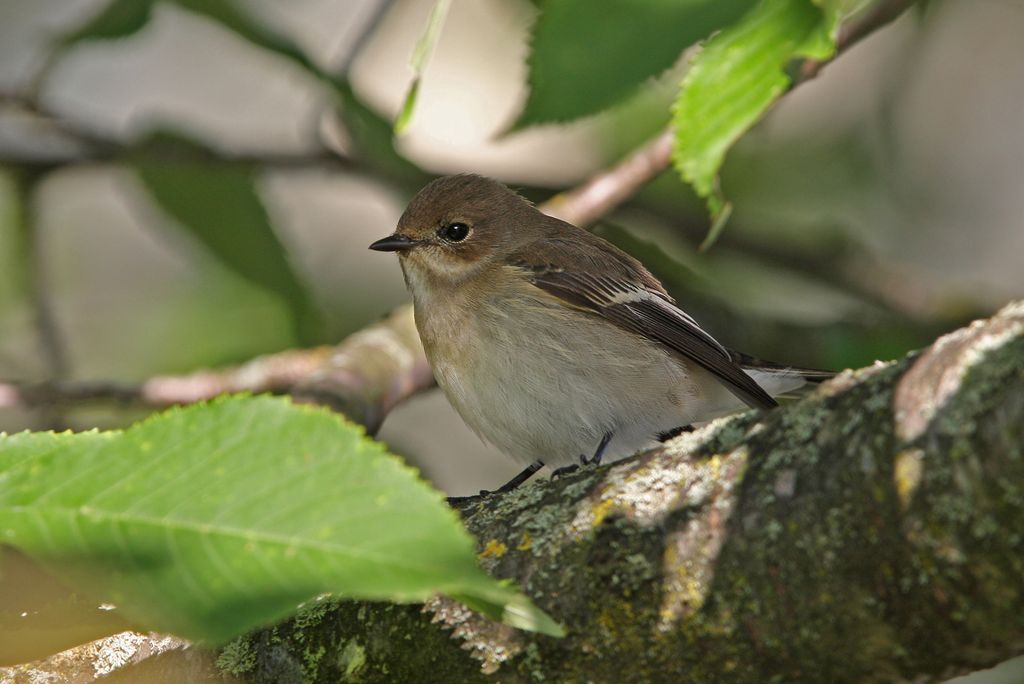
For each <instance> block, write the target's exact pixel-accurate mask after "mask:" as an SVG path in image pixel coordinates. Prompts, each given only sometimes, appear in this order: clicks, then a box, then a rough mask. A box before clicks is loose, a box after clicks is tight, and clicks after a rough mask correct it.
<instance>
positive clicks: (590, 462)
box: [551, 432, 615, 480]
mask: <svg viewBox="0 0 1024 684" xmlns="http://www.w3.org/2000/svg"><path fill="white" fill-rule="evenodd" d="M614 434H615V433H613V432H606V433H604V437H602V438H601V442H600V443H599V444H598V445H597V449H596V450H595V451H594V455H593V456H591V457H590V458H587V457H586V456H584V455H583V454H580V462H579V465H577V464H575V463H573V464H572V465H567V466H562V467H561V468H555V470H554V472H552V473H551V479H553V480H554V479H557V478H559V477H563V476H565V475H569V474H571V473H575V472H576V471H577V470H579V469H580V467H581V466H583V467H587V466H598V465H601V459H602V458H603V457H604V451H605V449H607V448H608V443H609V442H610V441H612V437H613V436H614Z"/></svg>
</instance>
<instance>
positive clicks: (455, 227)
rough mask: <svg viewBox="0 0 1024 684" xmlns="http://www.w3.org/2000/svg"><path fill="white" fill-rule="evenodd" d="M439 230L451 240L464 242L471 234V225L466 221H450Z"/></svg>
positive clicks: (445, 237) (444, 236) (446, 238)
mask: <svg viewBox="0 0 1024 684" xmlns="http://www.w3.org/2000/svg"><path fill="white" fill-rule="evenodd" d="M438 232H439V233H440V234H441V237H443V238H444V239H445V240H448V241H449V242H462V241H463V240H465V239H466V236H467V235H469V226H467V225H466V224H465V223H449V224H448V225H447V226H445V227H444V228H442V229H441V230H440V231H438Z"/></svg>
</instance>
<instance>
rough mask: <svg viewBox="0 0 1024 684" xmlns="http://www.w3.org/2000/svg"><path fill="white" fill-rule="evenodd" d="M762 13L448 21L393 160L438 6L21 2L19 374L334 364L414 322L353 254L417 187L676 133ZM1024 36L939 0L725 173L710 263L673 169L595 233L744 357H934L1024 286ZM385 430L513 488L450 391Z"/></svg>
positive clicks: (392, 268) (560, 169) (0, 212)
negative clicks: (930, 348) (701, 68)
mask: <svg viewBox="0 0 1024 684" xmlns="http://www.w3.org/2000/svg"><path fill="white" fill-rule="evenodd" d="M753 4H754V3H753V2H735V3H722V2H715V3H701V2H694V3H671V2H653V1H652V2H649V3H631V2H627V1H626V0H616V1H615V2H609V3H574V2H567V1H564V0H546V1H540V2H535V3H531V2H527V1H526V0H522V1H513V0H474V1H473V2H455V3H451V7H450V10H449V12H448V15H447V17H446V20H445V22H444V24H443V26H442V28H441V31H440V33H439V34H438V39H437V41H436V44H435V45H434V50H433V55H432V57H431V58H430V59H429V61H427V62H426V63H425V67H424V69H423V73H422V75H421V82H420V83H419V85H418V91H417V101H416V106H415V109H414V110H413V112H412V115H411V118H410V119H409V122H408V127H407V129H406V130H405V132H404V134H403V135H402V136H400V137H398V138H397V139H396V138H394V137H393V135H392V127H391V122H392V121H393V120H394V118H395V116H396V115H397V114H398V112H399V111H400V109H401V108H402V103H403V99H404V98H405V95H406V91H407V89H408V88H409V86H410V83H411V82H412V80H413V79H414V77H415V76H416V74H414V73H413V70H411V69H410V67H409V56H410V54H411V53H412V51H413V48H414V46H415V44H416V42H417V40H418V39H419V37H420V35H421V34H422V32H423V29H424V25H425V24H426V22H427V19H428V16H429V15H430V13H431V9H432V6H433V2H431V1H430V0H404V1H394V2H388V1H381V0H346V1H345V2H338V1H337V0H292V1H291V2H288V3H280V2H274V1H273V0H244V1H242V0H238V1H237V2H232V1H231V0H160V1H155V0H5V1H4V2H3V3H2V4H0V379H4V380H18V381H29V382H31V381H39V380H45V379H71V380H74V379H103V380H118V381H125V382H130V381H137V380H141V379H143V378H146V377H149V376H152V375H156V374H168V373H180V372H185V371H190V370H193V369H196V368H202V367H210V366H218V365H223V364H230V363H235V362H240V361H244V360H246V359H249V358H251V357H253V356H255V355H258V354H261V353H266V352H271V351H275V350H280V349H286V348H290V347H295V346H309V345H313V344H317V343H333V342H336V341H338V340H340V339H342V338H343V337H344V336H345V335H347V334H349V333H351V332H353V331H355V330H358V329H359V328H360V327H362V326H364V325H366V324H367V323H368V322H371V321H373V320H376V319H377V318H379V317H380V316H381V315H382V314H384V313H385V312H387V311H388V310H389V309H391V308H392V307H394V306H396V305H397V304H399V303H401V302H403V301H405V300H406V295H405V293H404V288H403V286H402V282H401V276H400V273H399V269H398V266H397V264H396V263H395V262H394V259H393V258H389V257H388V256H387V255H379V254H374V253H370V252H367V251H366V245H367V244H369V242H371V241H372V240H373V239H375V238H377V237H381V236H383V235H385V234H387V233H389V232H390V231H391V230H392V229H393V227H394V224H395V222H396V220H397V218H398V216H399V215H400V213H401V210H402V208H403V206H404V203H405V202H406V201H407V200H408V198H409V197H410V196H411V195H412V193H414V192H415V191H416V190H417V189H418V188H419V187H420V186H421V185H422V184H423V183H425V182H426V181H427V180H429V179H430V178H431V177H433V176H435V175H439V174H443V173H452V172H463V171H472V172H478V173H483V174H487V175H492V176H495V177H497V178H499V179H501V180H503V181H505V182H507V183H509V184H511V185H513V186H514V187H517V188H519V189H520V190H521V191H522V192H523V193H524V194H525V195H527V196H528V197H530V198H531V199H534V200H535V201H538V202H539V201H543V200H544V199H546V198H548V197H550V196H551V195H552V194H553V193H555V192H557V191H559V190H562V189H565V188H568V187H571V186H572V185H573V184H575V183H577V182H580V181H581V180H583V179H585V178H586V177H587V176H588V175H589V174H592V173H594V172H596V171H598V170H600V169H602V168H604V167H606V166H608V165H609V164H611V163H613V162H614V161H615V160H617V159H619V158H621V157H622V156H623V155H625V154H627V153H628V152H629V151H630V150H632V149H634V148H635V147H636V146H638V145H639V144H641V143H642V142H643V141H645V140H647V139H649V138H650V137H652V136H654V135H656V134H657V133H658V132H659V131H660V130H662V129H663V128H664V127H665V126H666V125H667V124H668V123H669V120H670V116H671V103H672V101H673V99H674V98H675V96H676V93H677V91H678V86H679V82H680V80H681V79H682V78H683V75H684V74H685V71H686V58H685V55H682V54H681V52H680V48H679V46H678V45H677V44H675V43H673V41H675V42H678V41H681V40H685V43H686V44H688V43H691V42H693V41H694V40H697V39H699V38H700V37H702V36H706V35H707V34H708V33H709V32H711V31H714V30H715V29H717V28H718V27H720V26H724V25H728V24H729V23H730V22H732V21H734V20H735V18H736V17H738V16H740V15H742V14H743V12H745V11H746V10H748V9H749V8H750V7H751V6H753ZM705 5H706V6H705ZM598 6H600V8H601V11H600V12H596V11H593V10H594V9H595V8H596V7H598ZM637 6H643V7H646V11H644V12H637V10H636V7H637ZM700 10H703V11H700ZM608 17H613V18H614V17H618V19H616V20H615V21H614V22H612V21H609V20H608ZM631 18H632V19H635V20H633V21H631V20H630V19H631ZM698 19H699V20H698ZM676 24H679V25H685V26H687V31H689V32H690V33H692V34H693V35H689V34H687V35H685V36H683V37H682V38H681V37H680V36H679V34H678V32H675V31H670V30H668V28H670V27H672V26H674V25H676ZM609 29H614V30H609ZM1022 33H1024V0H985V1H984V2H966V1H965V0H933V1H932V2H929V3H927V5H926V6H925V5H922V6H921V7H920V8H919V9H916V10H915V11H913V12H910V13H908V14H907V15H906V16H904V17H903V18H901V19H900V20H899V21H897V22H896V23H895V24H893V25H891V26H890V27H888V28H885V29H884V30H882V31H880V32H878V33H877V34H876V35H874V36H872V37H870V38H868V39H867V40H865V41H864V42H863V43H861V44H859V45H857V46H856V47H854V48H853V49H852V50H850V51H849V52H848V53H847V54H844V55H843V56H842V57H841V58H840V59H839V60H838V61H837V62H835V63H834V64H832V65H829V66H828V67H826V69H825V70H824V71H823V72H822V73H821V74H820V75H819V76H818V77H816V78H815V79H814V80H813V81H811V82H809V83H806V84H803V85H801V86H800V87H799V88H798V89H796V90H794V91H793V92H792V93H790V94H788V95H787V96H786V97H785V98H783V100H782V101H781V102H780V103H779V104H778V105H777V106H776V107H775V108H774V109H773V110H772V111H771V113H770V114H769V116H768V117H767V118H766V119H765V120H764V121H763V122H762V123H760V124H759V125H758V126H757V127H756V128H755V129H754V130H752V131H751V132H750V133H749V134H747V135H746V136H745V137H744V138H743V139H742V140H741V141H740V143H739V144H738V146H737V147H735V148H734V149H733V150H732V151H731V153H730V155H729V156H728V158H727V161H726V164H725V167H724V169H723V172H722V179H721V185H722V188H723V190H724V192H725V194H726V195H727V196H728V198H729V200H730V201H731V202H732V205H733V213H732V216H731V218H730V220H729V223H728V224H727V226H726V227H725V230H724V232H723V234H722V235H721V237H720V238H719V240H718V241H717V242H716V244H715V245H714V246H713V247H712V248H711V249H710V250H708V251H706V252H700V251H698V249H697V247H698V245H700V243H701V242H702V240H703V239H704V237H705V235H706V233H707V230H708V226H709V223H710V221H709V218H708V216H707V212H706V208H705V205H704V201H703V200H702V199H699V198H698V197H696V196H695V195H694V193H693V191H692V190H691V189H690V188H689V187H688V186H687V185H685V184H684V183H683V182H682V181H681V180H680V179H679V176H678V175H677V174H676V173H674V172H673V171H667V172H665V173H663V174H662V175H661V176H660V177H659V178H657V179H656V180H655V181H654V182H652V183H651V184H649V185H648V186H647V187H645V188H644V189H643V190H642V191H641V192H640V193H639V194H638V195H637V196H636V197H635V198H633V199H632V200H631V201H630V202H628V203H627V204H626V205H625V206H623V207H622V208H621V209H619V210H618V211H616V212H615V213H614V214H613V215H611V216H609V217H607V221H606V222H605V223H604V224H602V225H600V226H598V227H597V228H596V230H597V231H598V232H599V233H600V234H601V235H603V236H605V237H607V238H608V239H611V240H613V241H614V242H616V243H617V244H619V245H620V246H621V247H623V248H624V249H626V250H627V251H630V252H631V253H633V254H634V255H635V256H637V257H639V258H640V259H641V260H643V261H644V262H645V263H646V264H647V265H648V266H649V267H650V268H651V269H652V270H654V271H655V273H656V275H658V276H659V277H661V278H662V279H663V280H664V282H665V283H666V285H667V286H668V287H669V289H670V290H672V292H673V294H674V295H675V296H676V297H677V299H678V300H679V301H680V303H681V304H682V305H683V306H684V307H685V308H686V309H687V310H689V311H690V312H691V313H693V314H694V315H695V317H696V318H697V319H698V320H700V321H701V322H702V323H704V324H705V326H706V327H707V328H709V329H710V330H711V331H712V332H713V333H714V334H715V335H716V336H717V337H719V338H720V339H722V340H723V341H724V342H725V343H727V344H729V345H731V346H734V347H737V348H740V349H743V350H744V351H746V352H749V353H752V354H755V355H758V356H762V357H765V358H771V359H774V360H778V361H783V362H790V363H794V364H800V365H805V366H819V367H826V368H835V369H840V368H846V367H857V366H862V365H865V364H868V363H871V362H872V361H874V360H875V359H890V358H894V357H897V356H900V355H902V354H904V353H906V352H907V351H909V350H911V349H914V348H917V347H920V346H923V345H925V344H927V343H929V342H930V341H931V340H932V339H934V337H935V336H936V335H937V334H939V333H941V332H943V331H946V330H949V329H952V328H955V327H958V326H959V325H961V324H963V323H964V322H965V321H967V320H969V319H970V318H971V317H974V316H978V315H984V314H987V313H990V312H992V311H994V310H995V309H996V308H997V307H998V306H1000V305H1001V304H1003V303H1005V302H1006V301H1007V300H1009V299H1012V298H1014V297H1019V296H1021V295H1022V294H1024V257H1022V255H1024V225H1022V221H1024V219H1022V217H1024V195H1022V193H1020V191H1019V188H1020V187H1022V185H1024V164H1022V163H1021V160H1022V159H1024V137H1022V136H1020V134H1019V128H1020V122H1021V121H1022V120H1024V89H1022V88H1020V87H1019V85H1020V83H1021V74H1020V65H1021V64H1024V43H1021V41H1020V40H1019V36H1020V35H1022ZM132 417H134V414H133V415H129V414H128V413H125V412H118V413H111V412H96V411H89V412H85V411H76V412H72V413H70V414H68V415H62V416H59V420H60V422H62V423H66V424H69V425H71V426H74V427H92V426H94V425H96V424H103V425H112V424H121V423H124V422H127V421H128V420H129V419H130V418H132ZM53 420H55V417H54V416H39V415H27V414H24V413H19V412H14V411H6V412H0V429H6V430H17V429H21V428H25V427H41V426H44V425H46V424H47V423H48V422H52V421H53ZM381 436H382V438H383V439H384V440H385V441H387V442H389V443H390V444H391V445H392V447H393V448H395V449H396V450H398V451H399V452H401V453H404V454H405V455H407V456H408V457H409V458H410V459H411V460H413V461H414V462H416V463H417V464H418V465H420V467H421V468H423V470H424V472H425V474H426V475H427V476H428V477H430V478H432V479H433V480H434V481H435V482H436V483H437V484H438V485H439V486H441V487H442V488H444V489H448V490H449V491H454V492H456V493H466V491H467V490H468V491H472V489H473V488H478V487H480V486H488V485H493V484H494V483H495V482H498V481H502V480H501V478H502V477H503V476H505V475H509V474H512V473H513V472H515V471H516V470H517V468H516V467H515V466H514V465H510V464H507V463H505V462H504V460H503V459H502V458H501V457H500V456H498V455H496V454H495V453H494V452H493V451H492V450H490V449H488V448H487V447H485V446H484V445H482V444H480V442H479V440H477V439H476V438H475V437H474V436H473V435H472V434H470V433H469V432H468V430H467V429H466V428H465V427H464V426H463V425H462V424H461V421H460V420H459V419H458V418H457V417H456V416H455V415H454V413H453V412H452V411H451V410H450V409H449V408H448V407H447V405H446V404H445V402H444V400H443V398H441V397H440V396H437V395H436V394H435V395H430V396H425V397H422V398H417V399H414V400H412V401H409V402H407V403H406V404H405V405H403V406H402V407H400V408H399V409H398V410H397V411H396V412H395V413H394V415H393V416H392V417H391V418H389V420H388V422H387V423H386V425H385V428H384V430H383V432H382V434H381ZM453 455H457V458H456V457H454V456H453Z"/></svg>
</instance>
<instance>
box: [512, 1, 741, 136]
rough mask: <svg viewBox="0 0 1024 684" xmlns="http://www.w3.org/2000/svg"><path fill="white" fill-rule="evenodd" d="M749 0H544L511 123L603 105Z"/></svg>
mask: <svg viewBox="0 0 1024 684" xmlns="http://www.w3.org/2000/svg"><path fill="white" fill-rule="evenodd" d="M754 3H755V0H643V1H640V2H638V1H636V0H603V1H602V2H593V1H592V0H546V1H545V2H543V3H541V4H540V15H539V16H538V17H537V21H536V23H535V24H534V26H533V31H532V39H531V46H530V56H529V58H528V60H527V64H528V67H529V76H528V81H529V87H530V93H529V97H528V99H527V101H526V105H525V107H524V108H523V112H522V114H520V116H519V120H518V121H517V122H516V124H515V128H524V127H526V126H530V125H533V124H539V123H548V122H555V121H569V120H572V119H576V118H579V117H582V116H587V115H589V114H594V113H596V112H599V111H601V110H602V109H605V108H606V107H609V106H611V105H614V104H616V103H618V102H621V101H622V100H624V99H625V98H627V97H628V96H630V95H632V94H633V93H635V92H636V90H637V88H639V86H640V85H641V84H642V83H643V82H644V81H645V80H647V79H648V78H651V77H652V76H656V75H658V74H660V73H661V72H663V71H665V70H666V69H668V68H669V67H671V66H672V65H673V64H674V63H675V62H676V60H677V59H679V56H680V55H681V54H682V53H683V50H685V49H686V48H687V47H688V46H690V45H692V44H693V43H695V42H697V41H699V40H701V39H703V38H706V37H707V36H708V35H710V34H711V33H712V32H714V31H716V30H718V29H720V28H722V27H725V26H729V25H730V24H732V23H733V22H735V21H736V20H737V19H739V18H740V17H742V16H743V14H744V12H746V11H747V10H749V9H750V8H751V7H753V5H754Z"/></svg>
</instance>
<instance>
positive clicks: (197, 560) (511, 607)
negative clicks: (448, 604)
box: [0, 397, 561, 642]
mask: <svg viewBox="0 0 1024 684" xmlns="http://www.w3.org/2000/svg"><path fill="white" fill-rule="evenodd" d="M0 539H2V541H3V542H4V543H6V544H9V545H13V546H15V547H18V548H19V549H21V550H23V551H24V552H25V553H27V554H29V555H30V556H32V557H34V558H35V559H36V560H37V561H39V562H41V563H43V564H44V565H46V566H47V567H48V568H49V569H51V570H52V571H53V572H54V573H56V574H57V575H58V576H62V577H63V578H65V579H66V580H67V581H69V582H70V583H72V585H73V586H75V587H79V588H81V589H82V590H84V591H87V592H91V593H92V594H93V595H94V596H95V597H96V598H97V599H99V600H105V601H110V602H112V603H114V604H115V605H116V606H117V608H118V610H120V611H121V612H122V613H123V614H124V615H125V616H126V617H128V618H129V619H130V620H132V621H134V622H137V623H138V624H139V625H140V626H143V627H147V628H152V629H157V630H163V631H168V632H172V633H175V634H180V635H182V636H185V637H188V638H191V639H198V640H203V641H208V642H222V641H225V640H226V639H229V638H231V637H233V636H235V635H237V634H240V633H242V632H244V631H246V630H248V629H251V628H253V627H256V626H258V625H261V624H266V623H270V622H272V621H275V620H277V619H280V618H282V617H284V616H286V615H288V614H289V613H290V612H292V611H294V610H295V608H296V606H297V605H298V604H299V603H300V602H302V601H304V600H307V599H310V598H312V597H314V596H316V595H318V594H320V593H323V592H331V593H333V594H335V595H338V596H342V597H348V598H360V599H371V600H381V599H383V600H392V601H422V600H424V599H426V598H428V597H429V596H431V595H433V594H435V593H438V592H440V593H444V594H448V595H452V596H456V597H459V598H460V599H464V600H465V601H466V602H467V603H469V604H471V605H473V607H475V608H478V609H482V610H484V611H485V612H487V613H489V614H491V615H492V616H496V617H500V618H503V619H504V620H505V621H506V622H509V623H510V624H513V625H515V626H517V627H522V628H527V629H535V630H540V631H543V632H546V633H550V634H560V633H561V628H560V627H559V626H558V625H557V624H555V623H554V622H553V621H552V620H551V619H550V618H549V617H548V616H547V615H545V614H544V613H543V612H541V611H540V610H538V609H537V608H535V607H534V606H533V605H532V604H531V603H530V601H529V600H528V599H527V598H526V597H525V596H523V595H522V594H520V593H518V592H516V591H515V590H514V589H512V588H511V587H509V586H507V585H506V584H504V583H501V582H498V581H496V580H494V579H492V578H490V577H488V576H487V575H486V574H485V573H484V572H483V571H482V570H481V569H479V567H478V566H477V565H476V561H475V555H474V549H473V542H472V539H471V538H470V536H469V535H468V534H467V533H466V531H465V530H464V528H463V527H462V526H461V524H460V523H459V520H458V518H457V517H456V515H455V513H454V512H453V511H452V510H451V509H450V508H448V506H447V505H446V504H445V502H444V500H443V498H442V497H441V495H440V494H439V493H438V492H436V491H434V490H432V489H431V488H430V487H428V486H427V485H426V484H424V483H423V482H422V481H421V480H420V479H419V478H418V477H417V475H416V473H415V471H413V470H412V469H411V468H409V467H407V466H405V465H403V464H402V463H401V462H400V461H399V459H397V458H396V457H394V456H391V455H389V454H387V453H386V452H385V451H384V449H383V448H382V447H381V446H380V445H379V444H378V443H376V442H373V441H372V440H369V439H367V438H366V437H365V436H363V434H362V433H361V431H360V430H359V429H358V428H356V427H354V426H352V425H351V424H347V423H345V422H343V421H342V420H341V419H340V418H338V417H337V416H335V415H333V414H330V413H328V412H327V411H324V410H322V409H316V408H311V407H302V406H293V405H291V404H290V403H289V402H288V401H287V400H284V399H275V398H269V397H258V398H243V397H236V398H227V399H221V400H218V401H216V402H213V403H211V404H208V405H201V406H192V407H189V408H184V409H173V410H171V411H168V412H166V413H164V414H161V415H159V416H157V417H154V418H151V419H148V420H146V421H144V422H142V423H139V424H137V425H134V426H132V427H131V428H129V429H127V430H125V431H123V432H111V433H97V432H92V433H85V434H75V435H72V434H69V433H64V434H57V435H55V434H51V433H22V434H19V435H14V436H5V437H0Z"/></svg>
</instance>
